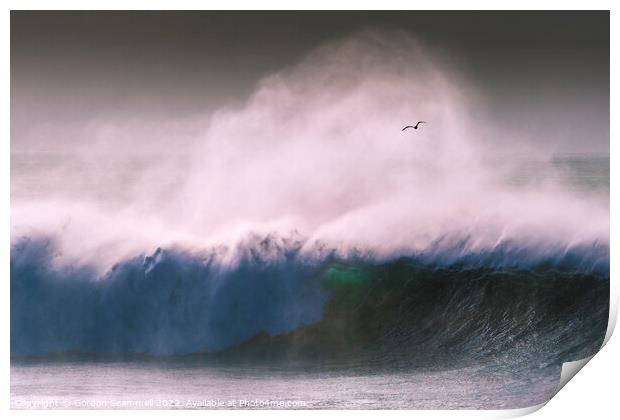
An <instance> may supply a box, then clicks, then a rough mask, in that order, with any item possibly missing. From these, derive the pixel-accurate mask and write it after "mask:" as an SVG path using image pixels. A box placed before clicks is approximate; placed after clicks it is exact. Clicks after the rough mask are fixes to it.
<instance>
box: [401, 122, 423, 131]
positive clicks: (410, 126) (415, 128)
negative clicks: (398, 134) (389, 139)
mask: <svg viewBox="0 0 620 420" xmlns="http://www.w3.org/2000/svg"><path fill="white" fill-rule="evenodd" d="M420 124H428V123H427V122H426V121H418V122H417V123H416V124H415V125H408V126H406V127H405V128H403V129H402V130H400V131H405V130H406V129H408V128H413V129H414V130H417V129H418V125H420Z"/></svg>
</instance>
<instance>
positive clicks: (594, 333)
mask: <svg viewBox="0 0 620 420" xmlns="http://www.w3.org/2000/svg"><path fill="white" fill-rule="evenodd" d="M466 243H467V241H463V242H462V243H461V244H460V245H459V246H453V247H452V248H451V249H447V248H443V249H441V248H437V250H436V251H435V252H434V253H430V252H429V253H423V254H418V255H401V256H395V257H394V258H391V259H388V260H382V259H378V258H376V257H373V256H372V255H371V254H369V253H363V252H361V251H357V252H352V253H350V254H349V255H348V256H347V257H346V258H343V257H342V256H340V255H338V254H339V253H338V252H336V251H335V250H330V249H328V248H327V247H320V246H314V247H313V249H314V252H308V251H307V244H305V242H304V241H303V240H300V239H289V240H284V239H281V238H277V237H274V236H270V237H254V238H253V239H252V240H250V241H246V242H245V244H244V245H243V246H240V247H239V248H238V249H236V250H235V255H236V257H235V258H234V261H230V260H228V261H226V262H225V261H224V260H225V259H224V258H222V255H223V251H222V250H221V249H214V250H212V251H211V252H208V253H202V254H196V253H192V252H188V251H182V250H179V249H157V250H156V251H155V252H154V253H153V254H151V255H146V256H145V255H140V256H136V257H135V258H130V259H127V260H125V261H121V262H119V263H118V264H116V265H114V267H113V268H112V269H110V270H109V271H108V272H107V273H105V274H103V275H99V274H98V271H97V270H96V269H95V268H94V267H91V266H88V265H58V264H56V263H54V253H55V249H54V244H53V241H51V240H49V239H45V238H38V239H34V238H23V239H22V240H20V241H17V242H16V243H15V244H14V245H13V247H12V252H11V356H12V357H23V356H35V355H51V354H58V353H87V354H108V355H109V354H143V355H153V356H170V355H188V354H207V355H209V354H211V355H218V357H224V356H226V357H229V356H230V357H233V355H234V356H235V357H237V356H239V357H242V358H243V359H246V358H252V359H254V358H257V357H259V358H265V357H266V358H281V359H286V360H305V359H308V358H313V357H322V358H335V359H339V358H343V359H345V358H346V359H347V360H349V361H350V360H356V359H358V358H362V359H368V358H371V359H372V358H379V359H381V360H383V359H394V360H400V361H401V362H407V363H413V364H437V363H441V364H445V363H454V362H455V361H461V362H463V361H468V360H470V361H471V360H474V359H478V358H482V357H500V356H501V355H503V354H508V353H511V352H512V353H514V352H518V353H519V354H518V357H517V355H514V354H513V355H512V357H511V360H512V361H513V362H515V363H516V361H518V360H524V359H527V360H530V361H536V362H537V363H556V362H558V361H560V360H562V361H563V360H572V359H574V358H578V357H585V356H586V355H589V354H591V353H592V352H594V351H596V349H597V348H598V347H599V346H600V345H601V344H602V339H603V337H604V335H605V331H606V327H607V313H608V300H609V296H608V293H609V254H608V252H609V251H608V247H607V246H602V245H600V244H596V243H593V244H591V245H590V246H588V247H584V246H582V247H577V248H574V249H569V250H566V249H564V250H560V249H551V250H549V249H548V250H547V251H546V252H541V250H532V249H523V248H521V249H520V248H518V247H517V246H515V245H514V244H503V245H501V246H497V247H496V248H494V249H489V250H487V251H475V252H471V251H467V246H466Z"/></svg>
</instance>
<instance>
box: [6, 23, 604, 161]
mask: <svg viewBox="0 0 620 420" xmlns="http://www.w3.org/2000/svg"><path fill="white" fill-rule="evenodd" d="M365 28H387V29H403V30H406V31H409V32H411V33H412V34H414V35H415V36H417V37H419V38H421V39H422V40H424V41H425V42H426V43H427V44H429V45H430V46H431V47H435V48H439V49H442V50H443V51H444V53H445V54H446V55H447V56H449V57H450V59H451V60H452V61H453V62H455V63H457V64H458V66H459V67H460V69H461V70H462V71H463V72H464V74H465V76H466V77H467V78H468V79H469V80H471V82H472V83H473V84H474V85H475V86H476V87H477V88H478V89H479V90H480V91H481V93H482V96H483V97H484V98H485V99H486V101H487V102H488V109H489V112H490V113H491V114H492V115H493V117H494V118H496V119H497V121H499V122H500V123H501V124H503V125H504V126H505V127H507V128H509V129H511V130H514V131H515V132H516V133H523V134H524V135H526V134H527V133H529V132H532V131H534V132H538V133H539V134H540V132H542V133H543V134H544V133H545V132H547V131H548V132H549V135H551V134H553V133H555V134H557V133H561V134H562V135H564V136H565V137H566V144H565V149H566V151H573V150H574V151H596V152H608V150H609V12H608V11H602V12H598V11H578V12H566V11H535V12H528V11H506V12H495V11H492V12H477V11H454V12H446V11H439V12H434V11H423V12H418V11H406V12H391V11H390V12H387V11H385V12H384V11H370V12H349V11H342V12H335V11H327V12H271V11H261V12H256V11H252V12H62V11H46V12H36V11H13V12H11V122H12V147H13V148H14V149H27V148H28V147H29V143H28V141H29V140H28V139H27V137H28V136H27V135H26V132H27V131H28V129H29V128H32V127H33V126H36V125H38V124H43V123H53V124H63V123H66V122H69V123H71V122H76V121H78V122H84V121H88V120H91V119H97V118H102V117H106V118H114V117H115V116H119V117H120V116H122V115H128V114H139V115H150V116H158V115H165V116H170V115H174V116H187V115H192V114H195V113H200V112H205V110H209V109H213V108H214V107H217V106H219V105H221V104H222V103H231V102H236V101H240V100H242V99H243V98H244V96H245V95H247V94H248V93H250V92H251V91H252V88H253V86H254V85H255V83H256V82H257V80H258V79H259V78H261V77H262V76H264V75H266V74H268V73H269V72H271V71H274V70H278V69H280V68H282V67H284V66H287V65H290V64H293V63H294V62H295V61H296V60H298V59H299V58H300V57H302V56H303V55H304V53H306V52H308V51H309V50H310V49H312V48H313V47H316V46H317V45H319V44H321V43H323V42H325V41H328V40H330V39H333V38H337V37H341V36H345V35H347V34H350V33H353V32H355V31H358V30H361V29H365Z"/></svg>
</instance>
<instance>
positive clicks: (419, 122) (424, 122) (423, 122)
mask: <svg viewBox="0 0 620 420" xmlns="http://www.w3.org/2000/svg"><path fill="white" fill-rule="evenodd" d="M418 124H428V123H427V122H426V121H418ZM418 124H416V125H418Z"/></svg>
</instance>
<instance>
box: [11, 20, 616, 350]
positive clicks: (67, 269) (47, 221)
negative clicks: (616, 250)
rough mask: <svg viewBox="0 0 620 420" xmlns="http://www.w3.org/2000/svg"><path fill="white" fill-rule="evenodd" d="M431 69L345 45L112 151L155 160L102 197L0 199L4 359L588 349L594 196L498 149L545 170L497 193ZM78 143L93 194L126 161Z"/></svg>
mask: <svg viewBox="0 0 620 420" xmlns="http://www.w3.org/2000/svg"><path fill="white" fill-rule="evenodd" d="M439 56H440V54H438V53H437V52H435V51H431V50H429V49H428V48H426V47H424V46H422V45H421V44H420V43H419V42H418V41H416V40H414V39H412V38H411V37H410V36H409V35H406V34H404V33H400V32H390V33H379V32H376V31H367V32H363V33H361V34H357V35H355V36H352V37H349V38H346V39H342V40H338V41H334V42H333V43H330V44H327V45H324V46H322V47H319V48H318V49H316V50H315V51H313V52H311V53H310V54H309V55H308V56H307V57H306V58H304V59H303V60H301V62H299V63H298V64H296V65H294V66H291V67H289V68H287V69H284V70H282V71H281V72H278V73H276V74H272V75H269V76H267V77H265V78H264V79H263V80H262V81H261V82H260V83H259V84H258V86H257V88H256V91H255V92H254V93H253V94H252V95H250V97H249V98H248V99H247V101H246V102H245V103H244V104H242V105H239V106H236V107H222V108H221V109H218V110H217V111H216V112H213V113H211V114H209V115H208V116H204V117H201V118H199V119H197V121H193V122H192V124H194V125H196V126H200V125H203V126H204V127H205V129H204V132H203V135H202V136H198V137H197V138H196V139H195V141H193V142H191V143H185V144H184V145H183V148H182V150H177V149H178V147H175V150H170V149H166V148H161V146H153V145H161V144H165V142H164V143H162V142H161V141H155V140H156V139H153V138H141V137H139V136H136V137H135V138H132V142H133V143H134V144H135V145H138V146H139V148H140V153H141V154H142V155H144V156H146V157H149V156H154V157H153V158H152V160H150V161H149V162H148V163H147V164H145V165H141V166H140V170H139V172H137V173H136V174H133V175H132V176H127V177H125V178H123V179H122V180H119V181H118V182H113V183H112V184H111V185H107V186H105V188H103V187H101V185H100V184H97V183H93V184H92V185H91V184H89V185H86V186H81V184H79V182H77V181H76V179H77V178H78V177H79V176H80V175H79V174H78V175H77V176H76V174H71V173H68V174H67V173H66V172H65V170H66V168H65V169H63V170H62V171H60V170H59V171H57V172H54V171H53V170H49V171H48V173H46V174H45V176H46V177H50V178H54V177H55V178H54V179H57V182H56V185H57V188H55V189H52V190H50V191H38V193H37V194H36V195H27V196H13V197H12V203H11V228H12V237H11V242H12V246H11V352H12V356H23V355H40V354H50V353H62V352H72V351H75V352H85V353H146V354H153V355H173V354H175V355H176V354H189V353H197V352H210V353H213V352H219V351H223V350H226V351H229V350H231V349H232V348H233V347H235V346H238V345H240V344H242V343H244V342H247V341H248V340H251V339H254V340H258V341H261V340H267V341H269V343H271V344H269V346H272V345H273V346H276V345H280V346H281V348H282V349H285V350H283V351H284V353H285V354H292V353H295V351H293V350H291V349H296V348H297V349H305V350H303V351H301V350H300V351H301V353H309V354H318V353H321V351H322V350H321V349H327V348H330V349H336V348H338V349H344V350H346V351H347V352H350V351H353V352H354V353H355V351H354V349H356V348H373V346H379V347H381V346H388V345H392V344H394V343H396V342H398V343H400V344H402V347H401V348H405V349H407V348H409V349H410V348H416V349H417V353H416V354H418V353H419V354H437V355H439V354H443V353H445V354H444V356H445V355H446V354H452V353H454V354H456V353H458V351H460V352H461V353H463V354H464V355H469V354H474V353H476V352H478V353H480V354H486V353H489V354H494V355H497V354H499V353H501V351H504V350H505V347H502V346H504V344H502V345H500V344H499V343H500V342H502V341H503V342H504V343H512V344H515V346H513V348H516V347H518V346H517V344H519V345H522V346H524V347H525V348H527V349H529V350H527V351H526V352H525V353H527V354H532V352H533V351H534V350H533V349H534V348H535V347H536V346H530V345H528V344H527V343H530V344H531V343H538V344H541V346H539V347H538V348H551V347H552V346H551V343H554V342H555V343H556V344H557V343H564V344H565V345H560V346H558V349H559V350H558V351H568V352H569V353H571V354H577V353H579V351H573V350H570V351H569V350H567V349H582V348H586V347H588V346H591V345H594V346H595V345H596V343H600V340H599V338H598V337H599V336H600V335H601V334H600V333H601V331H603V330H604V324H605V325H606V318H605V316H604V312H605V311H607V300H606V299H607V298H605V293H606V290H607V288H608V271H609V254H608V253H609V251H608V244H609V203H608V199H607V198H606V197H604V196H601V194H599V193H596V194H595V193H591V192H584V191H578V190H575V189H571V188H570V187H569V186H567V185H566V184H565V183H563V182H561V181H558V179H560V178H558V177H555V176H551V175H554V168H553V167H552V165H545V162H547V160H546V159H547V157H548V156H545V155H544V153H543V152H541V150H540V148H537V149H536V150H535V151H534V150H533V149H528V148H527V147H523V148H520V149H519V150H518V152H519V153H520V155H521V156H523V155H525V156H527V157H528V158H530V159H534V160H538V161H540V162H542V167H543V168H544V170H543V171H539V172H537V174H536V177H535V178H533V179H531V180H530V182H527V183H525V184H523V183H521V184H514V183H510V182H506V177H507V176H509V174H510V173H511V172H512V170H513V169H514V162H513V161H512V160H511V159H499V160H498V159H496V158H497V157H498V155H499V154H500V152H501V154H502V156H505V155H510V153H508V152H514V147H513V146H512V144H513V142H512V140H513V139H511V138H510V133H506V132H505V131H502V129H501V127H495V126H494V125H493V122H492V121H488V120H485V119H484V117H483V116H482V115H483V113H481V112H480V101H481V100H480V97H479V96H478V94H476V93H475V92H474V90H473V89H472V88H471V87H470V86H469V84H467V83H466V82H465V81H464V78H462V77H461V76H459V75H458V73H457V72H456V71H455V69H454V66H453V65H452V64H451V63H450V62H449V61H448V60H446V59H445V58H443V59H442V58H439ZM418 118H419V119H424V120H427V121H429V124H428V125H427V126H425V127H424V129H422V130H418V131H416V132H410V131H408V132H401V131H400V129H401V127H402V126H403V125H404V123H406V122H410V121H412V119H418ZM153 124H155V125H156V124H157V123H156V122H153ZM162 126H163V125H162ZM166 126H170V124H168V125H166ZM172 126H174V124H172ZM121 128H122V127H121ZM121 128H119V130H121ZM89 130H90V131H88V132H86V133H85V135H86V136H93V137H96V138H97V139H99V140H100V141H99V143H97V144H96V145H95V146H94V153H93V152H88V153H86V152H84V151H79V152H76V153H74V154H73V155H72V157H71V159H73V160H78V161H84V162H86V163H87V165H86V164H85V165H84V168H86V169H83V170H84V171H90V173H91V175H92V178H94V179H97V180H99V179H103V178H105V177H104V176H102V174H107V172H108V171H109V169H110V167H109V166H106V165H108V164H109V163H110V162H121V163H122V162H123V159H124V156H125V154H127V151H126V150H125V149H124V148H121V147H119V145H118V144H117V143H116V142H114V137H115V134H114V133H115V131H114V128H110V124H103V125H102V127H99V128H98V127H97V124H93V125H91V126H89ZM154 131H156V130H153V129H152V127H151V129H150V130H149V132H150V133H151V135H152V136H153V135H156V134H153V132H154ZM102 132H103V133H104V134H105V135H107V136H109V137H110V138H111V139H110V141H109V142H105V141H101V139H102ZM128 136H129V134H127V133H123V135H122V138H123V139H127V138H128ZM161 136H171V138H174V133H172V134H171V133H170V132H166V130H162V133H161ZM103 137H105V136H103ZM497 139H500V140H499V141H497V142H495V141H494V140H497ZM43 140H44V139H43ZM498 144H501V145H502V147H498V146H497V145H498ZM508 145H510V146H508ZM500 149H501V150H500ZM93 156H95V157H96V159H95V158H94V157H93ZM179 156H182V159H177V158H178V157H179ZM149 159H150V158H149ZM178 162H180V163H178ZM490 162H501V163H500V164H497V163H494V164H492V163H490ZM131 165H132V163H131V162H130V163H128V164H127V167H129V168H132V167H131ZM12 182H16V180H15V178H14V177H13V178H12ZM67 186H71V187H72V188H68V187H67ZM97 188H102V190H98V194H94V195H93V194H91V192H92V191H91V190H92V189H97ZM20 191H22V189H20ZM293 231H294V232H298V233H295V234H290V232H293ZM157 247H160V248H157ZM156 248H157V249H158V251H156V252H154V253H153V251H152V250H153V249H156ZM511 298H514V299H513V300H511ZM545 308H546V309H545ZM554 326H555V327H558V328H555V327H554ZM571 328H572V329H571ZM554 331H555V332H554ZM570 331H577V332H576V333H575V335H574V337H572V338H570V337H569V336H571V333H570ZM260 334H265V335H266V336H267V338H265V337H264V336H263V338H262V339H261V338H260ZM433 334H434V336H433ZM603 335H604V334H603ZM257 336H259V338H256V337H257ZM278 337H279V338H278ZM542 337H545V339H544V340H548V341H544V340H543V338H542ZM276 338H278V340H280V341H278V340H276V341H270V340H271V339H274V340H275V339H276ZM540 340H543V341H544V342H543V341H540ZM278 343H280V344H278ZM300 343H306V344H303V345H301V344H300ZM390 343H391V344H390ZM416 343H417V344H416ZM424 343H426V344H428V345H426V344H424ZM485 343H486V344H485ZM588 343H589V344H588ZM592 343H594V344H592ZM431 344H432V345H431ZM547 344H549V346H548V345H547ZM261 345H262V344H261V343H256V342H255V343H254V346H255V347H253V348H257V347H261ZM256 346H257V347H256ZM412 346H413V347H412ZM416 346H418V347H416ZM424 346H426V347H424ZM485 346H490V348H491V350H489V349H487V350H488V351H487V350H485V348H486V347H485ZM274 348H275V347H274ZM588 348H590V347H588ZM432 349H435V350H432ZM467 349H469V350H467ZM474 349H475V350H474ZM502 349H504V350H502ZM440 350H441V351H440ZM457 350H458V351H457ZM291 352H292V353H291ZM451 352H452V353H451ZM554 354H555V355H556V356H557V353H554ZM554 357H555V356H554ZM554 360H555V359H554Z"/></svg>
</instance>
